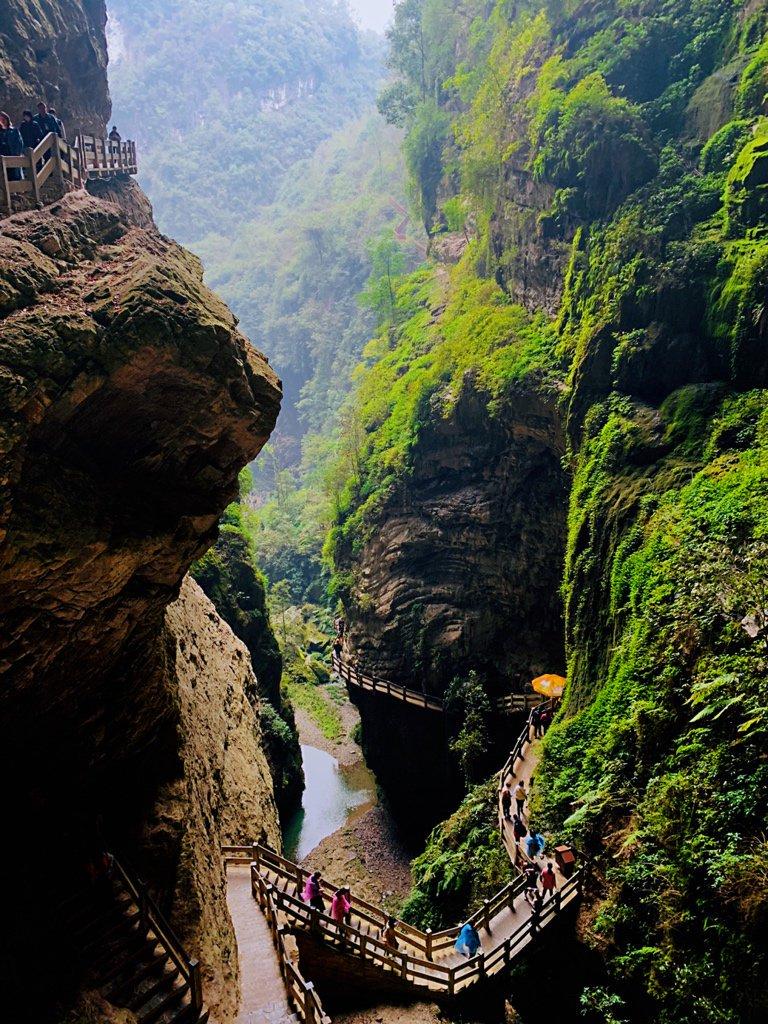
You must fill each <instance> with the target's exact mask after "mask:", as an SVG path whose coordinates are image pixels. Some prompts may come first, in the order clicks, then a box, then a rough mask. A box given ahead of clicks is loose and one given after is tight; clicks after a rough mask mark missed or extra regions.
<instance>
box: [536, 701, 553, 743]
mask: <svg viewBox="0 0 768 1024" xmlns="http://www.w3.org/2000/svg"><path fill="white" fill-rule="evenodd" d="M539 721H540V722H541V732H542V735H543V734H544V733H545V732H546V731H547V729H548V728H549V723H550V722H551V721H552V708H551V706H550V705H549V704H547V706H546V707H543V708H542V709H541V716H540V718H539Z"/></svg>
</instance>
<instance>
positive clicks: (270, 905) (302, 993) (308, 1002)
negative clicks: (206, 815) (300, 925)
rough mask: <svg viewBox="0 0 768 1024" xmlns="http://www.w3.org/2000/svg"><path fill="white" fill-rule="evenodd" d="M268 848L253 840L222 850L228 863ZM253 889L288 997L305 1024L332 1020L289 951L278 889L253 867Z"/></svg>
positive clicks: (248, 859) (250, 858) (243, 861)
mask: <svg viewBox="0 0 768 1024" xmlns="http://www.w3.org/2000/svg"><path fill="white" fill-rule="evenodd" d="M266 849H267V848H266V847H262V846H259V845H258V844H256V843H253V844H252V845H250V846H222V848H221V853H222V856H223V858H224V861H225V863H229V864H251V863H252V862H253V858H254V856H256V855H258V853H259V851H261V850H266ZM274 856H277V854H275V855H274ZM251 891H252V892H253V896H254V899H256V901H257V902H258V904H259V906H260V907H261V910H262V912H263V914H264V918H265V920H266V922H267V925H268V926H269V931H270V934H271V936H272V942H273V944H274V947H275V952H276V953H277V962H278V965H279V967H280V976H281V977H282V979H283V984H284V985H285V991H286V994H287V996H288V1001H289V1002H290V1004H291V1006H292V1007H293V1009H294V1010H295V1012H296V1014H297V1016H298V1017H299V1019H300V1020H301V1021H302V1022H303V1024H330V1020H331V1018H330V1017H329V1016H328V1014H327V1013H326V1012H325V1010H324V1009H323V1004H322V1003H321V1002H320V997H319V996H318V994H317V992H316V991H315V986H314V985H313V984H312V982H311V981H307V980H306V979H305V978H304V976H303V974H302V973H301V971H300V970H299V968H298V967H297V966H296V964H295V963H294V962H293V960H292V959H291V956H290V953H289V952H288V948H287V946H286V944H285V935H286V933H287V932H288V931H289V928H288V927H287V925H286V924H284V923H281V922H280V920H279V918H278V913H279V911H280V907H279V905H278V902H277V900H276V899H275V896H274V889H273V887H272V886H271V885H268V884H267V882H266V881H265V880H264V879H263V878H262V877H261V875H260V874H259V873H258V871H256V874H255V877H254V870H253V868H252V869H251Z"/></svg>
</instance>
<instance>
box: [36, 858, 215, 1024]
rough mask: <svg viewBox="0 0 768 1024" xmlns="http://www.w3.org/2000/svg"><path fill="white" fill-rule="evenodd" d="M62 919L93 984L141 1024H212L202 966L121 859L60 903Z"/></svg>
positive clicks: (89, 985) (60, 920)
mask: <svg viewBox="0 0 768 1024" xmlns="http://www.w3.org/2000/svg"><path fill="white" fill-rule="evenodd" d="M56 916H57V917H58V919H59V925H60V926H61V927H63V928H65V929H66V932H67V934H68V935H69V937H70V939H71V942H72V948H73V949H75V950H76V951H77V959H78V960H79V964H80V968H81V970H82V972H83V977H84V981H85V984H86V986H87V987H88V988H90V989H96V990H98V991H99V992H100V993H101V995H102V996H103V997H104V998H105V999H106V1000H108V1001H109V1002H110V1003H112V1004H113V1005H115V1006H118V1007H123V1008H126V1009H128V1010H130V1011H131V1012H132V1013H134V1014H135V1016H136V1019H137V1021H138V1024H206V1022H207V1021H208V1010H207V1009H206V1008H205V1007H204V1006H203V1002H202V992H201V988H200V972H199V965H198V964H197V962H196V961H195V960H192V959H190V958H189V957H188V956H187V954H186V953H185V952H184V950H183V947H182V946H181V945H180V943H179V942H178V940H177V939H176V937H175V936H174V934H173V931H172V930H171V928H170V926H168V924H167V922H166V921H165V920H164V918H163V916H162V914H161V913H160V911H159V909H158V908H157V906H156V905H155V904H154V902H153V901H152V899H151V897H150V896H149V895H148V894H147V892H146V890H145V889H144V887H143V885H142V884H141V883H140V882H138V881H136V880H135V879H133V878H132V877H131V876H130V875H129V874H128V873H127V872H126V871H125V869H124V868H123V867H122V865H121V864H120V863H119V862H117V861H114V862H113V868H112V871H111V872H110V874H109V876H108V877H107V876H105V877H103V878H101V879H99V880H98V881H97V882H95V883H93V884H90V883H86V884H84V885H83V886H82V887H81V888H80V889H79V890H78V891H76V892H75V893H74V894H72V895H71V896H70V897H68V899H67V900H65V901H63V902H62V903H61V904H59V907H58V909H57V915H56Z"/></svg>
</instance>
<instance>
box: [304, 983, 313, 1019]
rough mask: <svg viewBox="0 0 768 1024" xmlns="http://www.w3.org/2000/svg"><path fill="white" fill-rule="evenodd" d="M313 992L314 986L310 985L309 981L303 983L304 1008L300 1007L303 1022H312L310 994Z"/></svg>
mask: <svg viewBox="0 0 768 1024" xmlns="http://www.w3.org/2000/svg"><path fill="white" fill-rule="evenodd" d="M314 990H315V986H314V985H313V984H312V982H311V981H308V982H306V983H305V985H304V1006H303V1007H302V1009H303V1011H304V1020H305V1021H311V1020H312V1016H313V1014H312V1010H313V1006H312V993H313V992H314Z"/></svg>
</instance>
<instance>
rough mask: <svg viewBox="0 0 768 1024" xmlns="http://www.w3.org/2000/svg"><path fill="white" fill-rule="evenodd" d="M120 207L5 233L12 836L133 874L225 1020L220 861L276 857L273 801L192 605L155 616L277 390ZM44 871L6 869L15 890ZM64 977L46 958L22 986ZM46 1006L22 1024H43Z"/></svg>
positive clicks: (89, 203) (6, 224)
mask: <svg viewBox="0 0 768 1024" xmlns="http://www.w3.org/2000/svg"><path fill="white" fill-rule="evenodd" d="M112 198H114V199H117V200H119V202H109V201H106V200H105V199H101V198H96V197H94V196H89V195H87V194H85V193H80V194H73V195H70V196H67V197H66V198H65V199H64V200H63V201H61V202H60V203H58V204H56V205H54V206H52V207H50V208H46V209H44V210H41V211H38V212H31V213H25V214H18V215H16V216H14V217H11V218H8V219H6V220H4V221H3V222H2V234H1V235H0V316H2V321H1V324H2V328H1V331H2V333H1V335H0V393H1V394H2V421H1V422H0V480H2V498H1V499H0V615H2V620H3V627H4V628H3V631H2V637H1V638H0V674H1V675H2V684H3V685H2V719H1V724H0V749H1V750H2V754H0V757H1V758H2V770H3V778H4V779H6V780H8V779H11V778H13V779H14V780H16V781H15V786H14V788H13V790H11V791H8V792H6V795H5V801H4V802H5V807H6V825H7V828H8V829H9V831H10V833H12V834H17V835H24V834H27V833H29V832H30V831H33V832H37V833H39V832H40V831H41V830H44V831H45V832H46V833H48V834H55V835H56V836H57V848H58V850H59V855H60V859H61V863H62V864H66V863H75V862H76V861H77V859H78V858H79V857H80V858H82V856H83V855H84V852H85V851H86V850H87V849H88V848H91V844H92V843H93V842H95V841H96V840H97V837H98V836H99V835H101V836H103V837H105V838H106V841H107V842H108V843H109V844H110V845H113V846H114V847H115V848H116V849H119V850H121V851H124V852H128V853H129V855H130V856H131V858H132V859H134V860H136V861H138V863H139V864H141V865H142V867H143V870H144V871H145V874H146V876H147V877H148V879H149V880H150V881H152V882H153V883H154V885H155V886H156V889H157V891H158V895H159V897H160V898H161V899H162V901H163V902H164V903H165V905H166V906H170V907H171V908H172V909H173V911H174V914H175V916H176V918H177V920H178V922H179V923H180V924H181V925H182V927H183V930H184V931H185V933H186V934H187V935H189V936H190V938H191V942H192V944H193V945H194V946H195V947H197V948H199V949H200V950H201V952H203V954H204V955H208V954H210V957H211V959H210V961H209V962H208V964H207V971H208V974H209V985H210V987H211V992H212V996H211V998H212V1000H213V1002H214V1003H216V1002H219V1003H220V1006H221V1019H222V1020H226V1019H227V1016H228V1013H229V1011H231V1009H232V1004H233V999H234V998H235V997H234V995H233V992H232V991H231V990H228V991H227V992H226V994H225V993H224V989H223V985H224V983H225V981H226V979H227V972H228V971H229V972H230V974H229V976H230V977H231V976H233V973H232V972H233V971H234V968H232V967H231V964H232V963H233V962H234V961H233V953H232V949H231V932H230V931H229V926H228V924H227V917H226V911H225V908H224V903H223V894H222V883H221V872H220V869H219V867H218V862H217V859H216V844H217V843H218V842H219V841H220V840H221V839H222V838H228V837H230V836H234V835H235V834H237V835H245V834H251V833H257V834H263V835H265V836H267V837H270V838H271V839H272V840H273V841H277V838H278V836H277V832H276V818H275V809H274V803H273V800H272V796H271V780H270V778H269V773H268V771H267V770H266V768H265V765H264V761H263V758H262V757H261V756H260V754H259V753H258V751H257V748H256V740H255V738H254V737H255V735H257V734H258V726H257V724H256V719H255V715H254V712H253V709H252V707H251V705H250V704H249V703H248V701H247V699H246V696H245V692H244V691H245V689H246V688H248V689H249V690H252V688H253V686H252V675H251V670H250V667H249V663H248V659H247V656H246V653H245V651H244V649H243V648H242V647H241V646H240V645H239V644H237V643H236V642H235V640H234V638H233V637H232V635H231V633H230V632H229V630H228V629H226V627H224V626H223V625H222V624H221V623H220V621H219V620H218V617H216V616H215V613H213V612H212V610H211V609H210V608H209V609H208V611H207V612H204V611H201V602H202V600H203V599H202V597H201V595H200V594H199V592H197V591H196V590H195V588H193V587H191V585H190V586H187V587H186V588H185V592H184V596H183V599H182V601H181V603H180V604H177V605H175V606H174V608H173V610H171V611H170V612H168V613H166V609H167V608H168V605H169V604H171V603H172V602H174V601H175V600H176V598H177V597H178V594H179V586H180V583H181V580H182V578H183V576H184V574H185V573H186V571H187V569H188V567H189V565H190V564H191V562H192V561H193V560H194V559H195V558H197V557H199V555H200V554H201V553H202V552H203V551H205V550H206V548H207V547H208V546H209V545H210V544H211V543H212V542H213V540H214V538H215V535H216V526H217V521H218V518H219V515H220V514H221V511H222V510H223V508H224V507H225V506H226V505H227V504H228V502H229V501H231V499H232V498H233V496H234V495H235V494H236V492H237V474H238V471H239V470H240V468H241V467H242V466H243V465H244V464H245V463H246V462H248V461H250V460H251V459H252V458H254V457H255V455H256V454H257V453H258V451H259V450H260V448H261V446H262V445H263V444H264V442H265V440H266V438H267V437H268V435H269V432H270V430H271V429H272V426H273V424H274V421H275V418H276V415H277V411H278V407H279V400H280V386H279V382H278V380H277V378H276V377H275V375H274V373H273V372H272V371H271V369H270V368H269V366H268V364H267V362H266V360H265V359H264V358H263V357H262V356H261V355H259V354H258V353H257V352H255V351H254V350H253V349H252V348H251V347H250V345H249V343H248V342H247V340H246V339H245V338H244V337H243V336H242V335H240V334H239V333H238V331H237V328H236V324H235V321H234V318H233V317H232V315H231V313H230V312H229V310H228V309H227V308H226V307H225V306H224V305H223V304H222V303H221V302H220V301H219V300H218V299H217V298H216V297H215V296H214V295H213V294H212V293H211V292H209V291H208V290H207V289H206V288H205V286H204V285H203V284H202V271H201V267H200V264H199V261H198V260H197V259H196V258H194V257H193V256H191V255H190V254H189V253H186V252H184V250H182V249H180V248H179V247H178V246H176V245H175V244H174V243H172V242H171V241H169V240H168V239H166V238H164V237H162V236H161V235H160V234H159V233H158V232H157V231H156V230H155V229H154V228H153V227H151V226H150V221H149V214H148V208H147V206H146V204H145V203H143V202H142V199H141V195H140V193H138V190H136V189H135V187H133V186H128V185H126V186H124V187H123V186H120V185H116V186H114V187H113V190H112ZM166 614H167V618H166ZM180 633H183V634H184V635H183V636H180V635H179V634H180ZM222 706H223V707H225V708H226V709H227V710H228V712H229V714H230V720H229V721H227V719H225V718H223V717H221V715H222V711H221V709H222ZM215 709H217V710H215ZM222 745H223V747H224V751H226V753H224V752H223V751H222ZM235 779H237V785H235ZM38 866H39V865H38V863H37V859H36V856H33V857H32V858H31V860H29V861H25V863H24V865H22V867H21V868H20V869H19V871H20V873H19V872H17V878H18V879H19V881H20V882H21V887H22V888H23V887H24V884H23V879H24V877H25V872H26V871H28V870H29V871H33V869H36V868H37V867H38ZM63 870H64V869H63V868H62V871H63ZM38 877H39V876H38ZM60 887H61V888H63V889H65V888H66V877H64V878H63V879H62V880H61V882H60ZM29 888H30V890H32V891H34V890H35V888H37V886H35V885H34V884H33V883H32V879H31V878H30V880H29ZM13 909H14V908H13V900H12V901H11V908H10V913H9V922H8V928H9V930H10V931H13V930H14V929H17V931H16V934H17V935H18V941H17V943H16V953H15V955H18V956H19V957H20V962H19V963H18V964H17V968H18V970H17V974H18V972H19V971H20V972H21V976H20V981H19V984H21V983H22V982H23V976H24V970H25V969H26V967H25V965H27V964H28V963H31V962H32V960H31V958H30V959H29V961H27V958H25V957H24V956H23V955H21V954H22V953H23V950H24V938H25V936H26V935H27V932H28V931H29V933H30V940H31V938H32V935H33V934H34V933H35V932H36V931H37V933H38V934H39V933H40V929H43V928H45V927H46V925H45V921H46V912H47V913H48V914H49V913H50V908H49V907H46V906H41V907H40V908H36V907H35V906H34V901H32V902H31V903H30V901H29V900H28V899H27V901H26V902H25V904H24V905H23V906H19V907H18V908H17V909H18V911H19V915H20V917H19V921H18V922H16V921H15V918H14V914H13ZM38 911H39V913H40V919H39V920H38V919H37V917H36V913H37V912H38ZM55 955H57V951H56V950H55V949H53V948H51V949H50V950H48V949H46V950H43V952H42V953H40V954H38V958H37V960H36V973H37V974H41V975H42V976H43V977H46V976H47V974H46V961H47V959H48V957H53V956H55ZM51 971H53V966H52V965H51ZM214 973H215V974H216V977H217V980H216V981H213V979H212V975H213V974H214ZM69 982H70V983H71V984H75V982H76V978H74V977H72V978H69ZM39 991H40V997H39V999H38V1001H37V1003H36V1004H34V1005H27V1006H26V1007H24V1008H22V1010H21V1013H20V1016H19V1018H18V1019H19V1020H23V1019H25V1018H24V1016H23V1013H24V1012H27V1013H31V1014H32V1017H31V1019H34V1020H35V1021H43V1020H45V1019H47V1017H46V1012H47V1011H46V1007H45V1005H44V1003H45V985H43V984H40V985H39ZM59 995H60V993H59Z"/></svg>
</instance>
